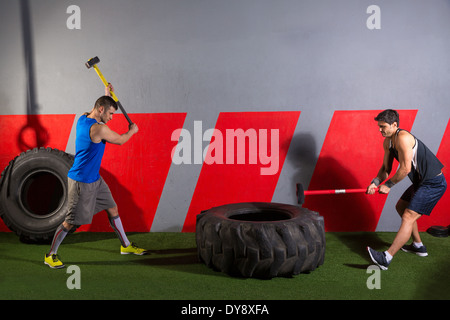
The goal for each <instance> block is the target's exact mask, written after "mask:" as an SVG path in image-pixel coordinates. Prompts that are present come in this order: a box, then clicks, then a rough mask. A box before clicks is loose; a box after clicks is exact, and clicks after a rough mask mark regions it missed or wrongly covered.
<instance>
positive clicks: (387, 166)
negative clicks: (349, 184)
mask: <svg viewBox="0 0 450 320" xmlns="http://www.w3.org/2000/svg"><path fill="white" fill-rule="evenodd" d="M383 149H384V156H383V164H382V165H381V168H380V170H378V174H377V176H376V179H378V180H379V183H378V184H375V183H373V182H372V183H371V184H370V185H369V186H368V187H367V193H368V194H374V193H375V189H376V188H377V187H378V185H379V184H380V183H381V182H383V181H384V180H386V179H387V178H388V177H389V174H390V173H391V171H392V163H393V161H394V157H393V156H392V154H391V152H390V151H389V139H385V140H384V142H383ZM374 180H375V179H374Z"/></svg>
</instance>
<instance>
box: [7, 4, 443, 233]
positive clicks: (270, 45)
mask: <svg viewBox="0 0 450 320" xmlns="http://www.w3.org/2000/svg"><path fill="white" fill-rule="evenodd" d="M29 2H30V16H31V23H32V25H31V31H32V33H31V35H30V36H29V39H28V40H31V42H32V45H33V46H32V51H33V55H32V58H33V61H34V67H35V73H34V75H33V79H34V84H35V87H36V96H35V98H36V101H37V104H38V110H37V112H38V113H41V114H67V113H70V114H80V113H82V112H84V111H87V110H88V109H90V108H91V105H92V103H93V101H94V100H95V99H96V98H97V96H98V95H99V93H101V92H102V85H101V83H100V82H99V80H98V78H97V77H96V76H94V75H93V74H91V73H90V72H93V71H91V70H90V71H87V70H86V68H85V67H84V65H83V64H84V62H85V61H86V60H87V59H88V58H90V57H93V56H99V57H100V59H101V64H100V66H101V67H102V68H101V69H102V71H103V72H104V73H105V74H106V73H107V74H108V75H109V76H110V78H112V79H111V80H110V81H111V82H113V83H114V86H115V87H116V91H117V94H118V96H119V97H120V100H121V101H122V102H123V103H124V105H126V108H127V109H128V111H129V112H133V113H155V112H156V113H158V112H187V118H186V121H185V128H186V129H189V130H191V129H192V127H193V121H194V120H202V121H203V127H204V128H213V127H214V124H215V121H216V119H217V116H218V114H219V113H220V112H223V111H254V110H255V111H256V110H257V111H276V110H284V111H289V110H300V111H301V112H302V113H301V116H300V119H299V122H298V124H297V129H296V132H295V135H294V140H293V142H295V139H296V138H298V137H301V136H302V135H309V136H310V137H312V140H311V145H309V146H304V148H306V149H307V151H308V152H310V154H311V155H310V157H309V158H308V159H306V161H303V165H304V167H303V169H302V170H301V172H298V168H296V160H295V154H296V152H299V150H298V149H296V148H293V147H291V149H290V151H289V153H288V156H287V161H286V163H285V165H284V167H283V170H282V172H281V175H280V179H279V182H278V186H277V189H276V191H275V195H274V198H273V201H276V202H285V203H292V202H293V199H294V194H293V193H294V190H291V188H290V187H288V186H290V185H291V184H292V181H291V180H292V176H293V175H296V176H297V177H298V178H299V179H301V181H304V182H305V184H306V186H307V183H308V181H309V180H310V179H311V175H312V172H313V169H314V166H315V163H316V161H317V157H318V155H319V153H320V149H321V146H322V143H323V140H324V138H325V134H326V132H327V129H328V126H329V123H330V120H331V117H332V116H333V112H334V111H335V110H366V109H382V108H388V107H392V108H398V109H418V110H419V111H418V114H417V118H416V121H415V124H414V127H413V131H414V133H415V134H416V135H417V136H418V137H420V138H421V140H423V141H424V142H425V143H426V144H427V145H428V146H429V147H430V148H431V149H432V150H433V151H437V148H438V147H439V144H440V141H441V139H442V135H443V133H444V130H445V127H446V125H447V122H448V119H449V115H450V108H449V107H448V101H449V95H450V93H449V92H450V90H448V84H449V73H450V72H449V71H450V64H449V58H448V52H449V49H450V1H448V0H429V1H423V0H389V1H387V0H371V1H364V0H341V1H336V0H71V1H67V0H64V1H61V0H58V1H57V0H53V1H52V0H32V1H31V0H30V1H29ZM21 3H22V2H21V1H18V0H1V1H0V4H1V11H0V51H1V57H0V70H1V73H0V114H1V115H12V114H26V112H27V110H26V82H27V77H26V69H25V63H24V44H23V43H24V42H23V33H22V23H21V15H20V7H21ZM372 4H376V5H378V6H379V7H380V8H381V29H379V30H369V29H368V28H367V26H366V20H367V19H368V18H369V16H370V14H367V13H366V10H367V7H368V6H370V5H372ZM69 5H77V6H79V7H80V9H81V29H80V30H69V29H68V28H67V26H66V20H67V19H68V18H69V16H70V14H67V13H66V10H67V7H68V6H69ZM29 42H30V41H29ZM2 130H4V128H2ZM73 150H74V139H73V136H72V137H71V139H70V140H69V145H68V147H67V151H68V152H73ZM304 160H305V159H304ZM200 169H201V165H188V166H183V165H181V166H175V165H172V168H171V170H170V172H169V176H168V178H167V182H166V186H165V190H164V192H163V194H162V197H161V202H160V205H159V208H158V212H157V214H156V217H155V221H154V224H153V227H152V231H162V230H171V231H179V230H180V219H181V218H183V215H185V214H186V212H187V208H188V206H189V200H190V198H191V196H192V193H193V189H194V187H195V184H196V181H197V177H198V175H199V173H200ZM374 173H376V170H374ZM175 179H176V181H177V184H176V185H175V184H174V183H173V181H174V180H175ZM405 186H406V184H405ZM400 193H401V188H397V189H396V190H395V192H392V193H391V194H390V195H389V197H388V201H387V202H386V206H385V208H384V210H383V214H382V216H381V219H380V222H379V225H378V228H377V229H378V230H383V231H390V230H396V229H397V227H398V222H399V221H398V218H397V217H396V214H394V213H393V204H394V203H395V201H396V200H397V198H398V196H399V195H400ZM168 207H171V208H173V207H176V208H177V209H178V211H177V212H178V214H174V215H173V216H164V217H163V215H162V212H164V211H165V208H168ZM171 211H173V210H171ZM177 215H178V216H177ZM181 223H182V222H181Z"/></svg>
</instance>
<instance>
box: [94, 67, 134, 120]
mask: <svg viewBox="0 0 450 320" xmlns="http://www.w3.org/2000/svg"><path fill="white" fill-rule="evenodd" d="M93 68H94V69H95V72H97V74H98V76H99V77H100V79H101V80H102V82H103V84H104V85H105V87H107V86H108V85H109V83H108V81H106V79H105V77H104V76H103V74H102V73H101V72H100V69H99V68H98V67H97V65H96V64H94V66H93ZM110 93H111V98H113V99H114V101H115V102H116V103H117V105H118V106H119V108H120V111H122V113H123V115H124V116H125V118H126V119H127V121H128V124H133V122H132V121H131V120H130V117H128V114H127V112H126V111H125V109H124V108H123V107H122V104H121V103H120V101H119V98H117V96H116V94H115V93H114V91H110Z"/></svg>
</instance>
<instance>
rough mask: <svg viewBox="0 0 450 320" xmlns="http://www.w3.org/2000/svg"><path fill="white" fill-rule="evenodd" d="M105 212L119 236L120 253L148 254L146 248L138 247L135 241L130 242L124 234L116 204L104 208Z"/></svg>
mask: <svg viewBox="0 0 450 320" xmlns="http://www.w3.org/2000/svg"><path fill="white" fill-rule="evenodd" d="M106 212H107V213H108V219H109V223H110V224H111V227H112V228H113V229H114V231H115V232H116V234H117V236H118V237H119V240H120V243H121V244H122V247H121V248H120V254H135V255H138V256H142V255H145V254H149V252H148V251H147V250H145V249H142V248H138V246H137V245H136V244H135V243H132V242H130V241H129V240H128V238H127V235H126V234H125V231H124V229H123V225H122V221H121V220H120V217H119V210H118V209H117V206H115V207H113V208H109V209H106Z"/></svg>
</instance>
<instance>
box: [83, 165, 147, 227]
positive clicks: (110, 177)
mask: <svg viewBox="0 0 450 320" xmlns="http://www.w3.org/2000/svg"><path fill="white" fill-rule="evenodd" d="M100 175H101V176H102V178H103V179H104V180H105V182H106V184H107V185H108V186H109V188H110V190H111V193H112V195H113V198H114V201H115V202H116V204H117V207H118V208H119V215H120V219H121V220H122V224H123V226H124V229H125V232H127V231H129V230H130V222H132V224H133V225H136V224H138V225H142V226H145V225H146V221H145V216H144V214H145V212H144V211H143V210H142V209H141V208H140V207H138V206H137V205H136V201H135V200H134V199H133V193H132V192H131V191H130V190H128V189H127V188H125V187H124V186H123V185H122V184H120V183H119V181H118V180H117V178H116V177H115V176H114V174H113V173H111V172H109V171H107V170H105V169H103V168H101V169H100ZM105 230H109V231H111V232H112V231H113V229H112V228H111V227H110V225H109V220H108V216H107V214H106V211H101V212H98V213H97V214H95V215H94V218H93V219H92V223H91V224H89V225H85V226H82V227H80V228H79V229H78V231H90V232H105Z"/></svg>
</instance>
